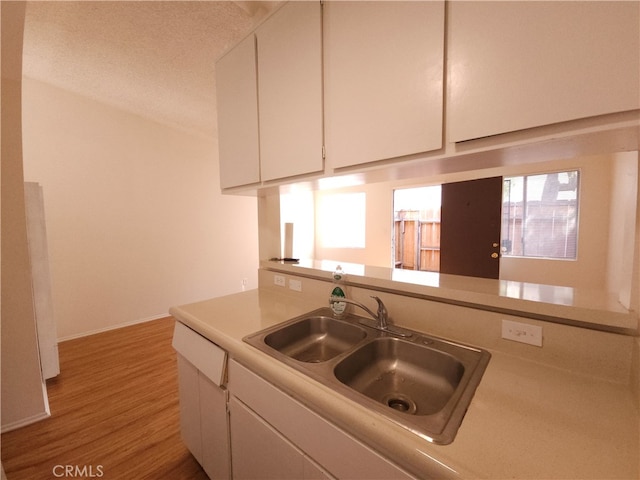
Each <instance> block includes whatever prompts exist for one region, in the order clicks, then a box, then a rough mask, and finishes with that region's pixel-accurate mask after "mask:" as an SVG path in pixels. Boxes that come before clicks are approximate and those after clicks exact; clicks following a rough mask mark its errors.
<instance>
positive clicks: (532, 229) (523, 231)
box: [501, 170, 579, 260]
mask: <svg viewBox="0 0 640 480" xmlns="http://www.w3.org/2000/svg"><path fill="white" fill-rule="evenodd" d="M578 185H579V172H578V171H577V170H572V171H568V172H556V173H546V174H541V175H527V176H521V177H505V178H504V187H503V192H502V199H503V200H502V245H501V247H502V255H504V256H520V257H543V258H561V259H573V260H575V259H576V254H577V240H578Z"/></svg>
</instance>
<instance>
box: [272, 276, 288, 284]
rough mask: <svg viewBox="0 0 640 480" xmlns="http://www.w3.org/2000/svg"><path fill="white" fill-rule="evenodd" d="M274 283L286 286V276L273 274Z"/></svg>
mask: <svg viewBox="0 0 640 480" xmlns="http://www.w3.org/2000/svg"><path fill="white" fill-rule="evenodd" d="M273 283H274V284H275V285H278V286H279V287H284V286H285V280H284V277H283V276H282V275H274V276H273Z"/></svg>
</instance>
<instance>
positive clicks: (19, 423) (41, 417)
mask: <svg viewBox="0 0 640 480" xmlns="http://www.w3.org/2000/svg"><path fill="white" fill-rule="evenodd" d="M50 416H51V414H50V413H49V412H42V413H38V414H37V415H33V416H31V417H27V418H23V419H22V420H18V421H17V422H13V423H9V424H7V425H2V427H0V433H7V432H10V431H12V430H17V429H18V428H22V427H26V426H27V425H31V424H32V423H36V422H39V421H41V420H45V419H47V418H49V417H50Z"/></svg>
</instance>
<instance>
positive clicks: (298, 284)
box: [289, 278, 302, 292]
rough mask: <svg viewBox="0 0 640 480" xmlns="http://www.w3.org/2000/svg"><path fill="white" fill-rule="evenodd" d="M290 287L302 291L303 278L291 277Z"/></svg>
mask: <svg viewBox="0 0 640 480" xmlns="http://www.w3.org/2000/svg"><path fill="white" fill-rule="evenodd" d="M289 288H290V289H291V290H295V291H296V292H301V291H302V281H301V280H293V279H291V278H290V279H289Z"/></svg>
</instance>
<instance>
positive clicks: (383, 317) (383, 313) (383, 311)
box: [371, 295, 389, 327]
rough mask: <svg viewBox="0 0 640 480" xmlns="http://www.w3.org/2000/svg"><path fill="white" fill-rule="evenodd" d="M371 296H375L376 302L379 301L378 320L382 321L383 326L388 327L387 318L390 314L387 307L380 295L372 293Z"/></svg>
mask: <svg viewBox="0 0 640 480" xmlns="http://www.w3.org/2000/svg"><path fill="white" fill-rule="evenodd" d="M371 298H373V299H374V300H375V301H376V302H378V321H379V322H380V324H381V326H385V327H386V325H387V319H388V317H389V314H388V313H387V307H385V306H384V303H382V300H381V299H380V297H376V296H375V295H371Z"/></svg>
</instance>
